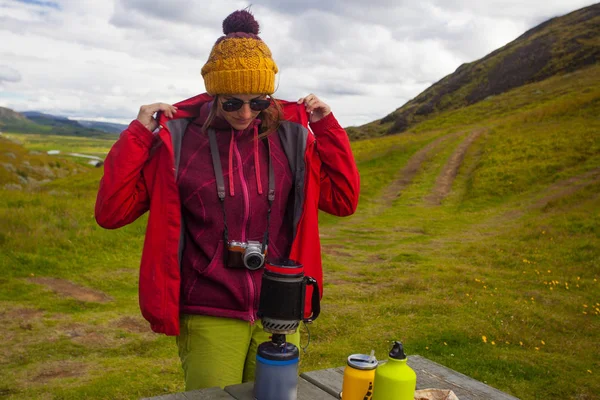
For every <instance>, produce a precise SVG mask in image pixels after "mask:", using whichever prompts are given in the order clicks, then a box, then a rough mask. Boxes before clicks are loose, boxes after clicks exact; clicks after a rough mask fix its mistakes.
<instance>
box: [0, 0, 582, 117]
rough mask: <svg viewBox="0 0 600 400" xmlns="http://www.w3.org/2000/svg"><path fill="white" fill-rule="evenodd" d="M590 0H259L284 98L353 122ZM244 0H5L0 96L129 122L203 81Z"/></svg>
mask: <svg viewBox="0 0 600 400" xmlns="http://www.w3.org/2000/svg"><path fill="white" fill-rule="evenodd" d="M592 3H593V1H586V0H571V1H569V2H565V1H564V0H545V1H541V0H536V1H530V2H522V1H517V0H490V1H486V2H481V1H479V2H477V1H475V0H424V1H422V2H415V1H407V0H370V1H368V2H365V1H363V0H344V1H342V0H330V1H321V0H319V1H317V0H304V1H302V2H298V1H291V0H255V1H253V2H252V7H251V11H252V12H253V13H254V15H255V17H256V18H257V20H258V21H259V23H260V26H261V33H260V36H261V38H262V39H263V40H264V41H265V42H266V43H267V44H268V46H269V48H270V49H271V51H272V53H273V56H274V59H275V61H276V62H277V64H278V66H279V68H280V73H279V74H278V77H277V80H278V81H277V82H278V90H277V93H276V96H278V97H280V98H285V99H292V100H295V99H298V98H299V97H301V96H304V95H306V94H308V93H315V94H317V95H319V96H320V97H322V98H323V99H324V100H325V101H327V102H328V103H329V104H330V105H331V106H332V108H333V110H334V113H335V115H336V116H337V117H338V118H339V119H340V121H341V123H342V125H346V126H348V125H358V124H362V123H366V122H370V121H372V120H375V119H378V118H381V117H383V116H385V115H386V114H388V113H389V112H391V111H393V110H394V109H396V108H398V107H400V106H401V105H402V104H403V103H404V102H406V101H408V100H410V99H411V98H413V97H415V96H416V95H418V94H419V93H420V92H421V91H422V90H424V89H425V88H427V87H428V86H429V85H431V84H432V83H434V82H436V81H438V80H440V79H441V78H442V77H444V76H445V75H447V74H449V73H451V72H453V71H454V70H456V68H457V67H458V66H459V65H460V64H462V63H465V62H471V61H474V60H475V59H478V58H481V57H483V56H485V55H486V54H488V53H489V52H491V51H493V50H495V49H496V48H498V47H500V46H502V45H504V44H506V43H508V42H510V41H511V40H514V39H515V38H516V37H518V36H519V35H521V34H522V33H524V32H525V31H526V30H527V29H530V28H532V27H533V26H535V25H536V24H538V23H540V22H541V21H543V20H545V19H547V18H550V17H554V16H556V15H561V14H564V13H567V12H570V11H573V10H575V9H577V8H580V7H583V6H585V5H590V4H592ZM249 5H250V2H249V1H246V0H243V1H242V0H235V1H227V2H221V1H202V2H200V1H189V0H171V1H164V0H104V1H95V0H54V1H48V0H19V1H17V0H0V41H1V42H2V47H1V48H0V60H2V61H1V63H2V65H3V66H2V67H0V85H1V88H2V94H1V95H0V105H1V106H5V107H9V108H13V109H16V110H39V111H44V112H51V113H59V114H61V115H68V116H73V117H77V116H85V117H90V118H91V117H93V118H108V119H111V120H130V119H132V118H135V116H136V115H137V111H138V109H139V107H140V106H141V105H142V104H147V103H150V102H156V101H164V102H171V103H173V102H177V101H179V100H182V99H184V98H187V97H191V96H193V95H195V94H197V93H200V92H202V91H204V83H203V80H202V77H201V76H200V69H201V68H202V65H203V64H204V63H205V62H206V59H207V57H208V54H209V52H210V49H211V48H212V46H213V44H214V43H215V41H216V40H217V38H218V37H220V36H221V35H222V26H221V23H222V21H223V19H224V18H225V17H226V16H227V15H228V14H229V13H230V12H232V11H233V10H235V9H242V8H245V7H247V6H249Z"/></svg>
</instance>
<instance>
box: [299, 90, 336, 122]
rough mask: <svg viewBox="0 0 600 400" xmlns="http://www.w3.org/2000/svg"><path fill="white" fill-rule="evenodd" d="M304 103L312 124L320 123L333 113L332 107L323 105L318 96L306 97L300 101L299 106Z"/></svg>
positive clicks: (310, 95)
mask: <svg viewBox="0 0 600 400" xmlns="http://www.w3.org/2000/svg"><path fill="white" fill-rule="evenodd" d="M302 103H304V107H306V112H307V113H309V114H310V118H309V121H310V122H317V121H320V120H321V119H323V118H325V117H326V116H327V115H329V113H331V107H329V106H328V105H327V104H325V103H323V102H322V101H321V100H320V99H319V98H318V97H317V96H315V95H314V94H312V93H311V94H309V95H308V96H306V97H302V98H300V99H298V104H302Z"/></svg>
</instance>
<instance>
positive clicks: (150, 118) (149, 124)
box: [137, 103, 177, 132]
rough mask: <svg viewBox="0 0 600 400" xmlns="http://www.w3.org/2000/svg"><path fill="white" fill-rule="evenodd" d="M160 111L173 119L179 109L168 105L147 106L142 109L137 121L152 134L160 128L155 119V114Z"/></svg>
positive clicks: (155, 104)
mask: <svg viewBox="0 0 600 400" xmlns="http://www.w3.org/2000/svg"><path fill="white" fill-rule="evenodd" d="M158 111H162V112H164V113H165V115H166V116H167V117H169V118H173V115H175V113H176V112H177V107H175V106H172V105H170V104H166V103H154V104H147V105H145V106H141V107H140V112H139V113H138V116H137V120H138V121H140V122H141V123H142V125H144V126H145V127H146V128H147V129H148V130H149V131H150V132H154V130H155V129H156V128H157V127H158V122H157V121H156V118H154V114H155V113H156V112H158Z"/></svg>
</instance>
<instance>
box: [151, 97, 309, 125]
mask: <svg viewBox="0 0 600 400" xmlns="http://www.w3.org/2000/svg"><path fill="white" fill-rule="evenodd" d="M212 100H213V97H212V96H210V95H209V94H208V93H202V94H199V95H196V96H194V97H190V98H189V99H186V100H183V101H180V102H179V103H175V104H174V106H175V107H177V112H176V113H175V115H174V116H173V118H172V119H180V118H187V119H194V123H199V124H200V125H202V124H203V123H204V121H205V120H206V117H208V111H209V110H210V104H209V103H210V102H211V101H212ZM277 101H278V102H279V104H280V105H281V107H282V108H283V114H284V118H283V119H284V120H287V121H292V122H297V123H300V124H302V125H304V126H308V114H307V113H306V109H305V108H304V106H303V105H302V104H297V103H296V102H291V101H285V100H280V99H277ZM157 120H158V123H159V124H160V125H161V126H165V125H166V124H167V122H168V121H169V120H170V118H168V117H167V116H165V115H164V114H163V113H162V112H160V113H158V116H157ZM215 120H216V122H215V123H216V124H221V123H225V124H226V127H229V124H228V123H227V121H225V120H224V119H222V118H216V119H215ZM215 127H216V128H221V126H218V127H217V126H215ZM221 129H222V128H221Z"/></svg>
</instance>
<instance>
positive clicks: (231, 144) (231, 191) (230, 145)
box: [229, 128, 235, 197]
mask: <svg viewBox="0 0 600 400" xmlns="http://www.w3.org/2000/svg"><path fill="white" fill-rule="evenodd" d="M233 135H234V134H233V128H231V139H230V140H229V195H230V196H231V197H233V196H235V190H234V189H233V140H234V139H233Z"/></svg>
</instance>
